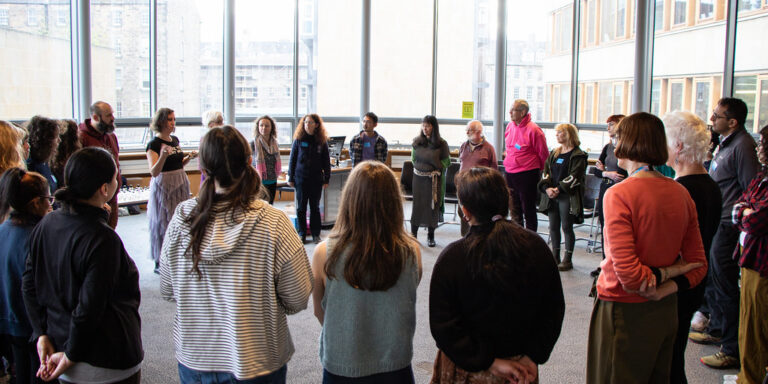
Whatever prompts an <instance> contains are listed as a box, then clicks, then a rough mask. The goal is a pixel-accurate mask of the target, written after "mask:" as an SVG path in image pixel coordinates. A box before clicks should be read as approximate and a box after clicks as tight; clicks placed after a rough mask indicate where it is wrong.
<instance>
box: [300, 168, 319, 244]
mask: <svg viewBox="0 0 768 384" xmlns="http://www.w3.org/2000/svg"><path fill="white" fill-rule="evenodd" d="M294 186H295V187H294V189H295V193H296V219H297V220H298V224H299V235H304V234H306V228H305V227H304V226H305V225H306V224H305V223H306V222H307V203H309V230H310V233H311V234H312V236H320V229H321V222H320V197H321V196H322V194H323V180H322V179H318V180H301V179H296V183H295V184H294Z"/></svg>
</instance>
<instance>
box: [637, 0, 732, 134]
mask: <svg viewBox="0 0 768 384" xmlns="http://www.w3.org/2000/svg"><path fill="white" fill-rule="evenodd" d="M696 4H698V17H697V19H698V20H701V19H704V18H705V17H709V18H710V19H712V18H713V17H715V13H714V12H715V11H716V8H717V7H724V6H725V4H724V0H713V1H708V0H697V1H681V0H674V1H672V2H671V3H670V4H669V7H668V8H669V10H670V12H671V13H672V15H669V16H668V17H669V19H668V20H665V21H664V22H663V24H664V25H665V27H664V28H662V29H657V30H656V31H655V34H654V39H655V40H654V49H653V52H654V56H653V79H654V81H653V83H652V85H651V112H652V113H655V114H657V115H659V116H664V115H665V114H667V113H669V112H672V111H675V110H683V111H689V112H692V113H695V114H696V115H697V116H699V117H700V118H701V119H702V120H704V121H709V115H710V114H711V112H712V109H713V108H714V105H715V103H717V100H718V99H719V98H720V97H721V96H722V73H723V62H724V59H725V54H724V52H725V50H724V49H723V47H725V25H724V24H723V23H705V24H702V25H701V26H697V27H695V28H691V26H693V25H694V23H693V21H692V20H688V19H687V18H686V17H687V16H685V15H690V16H691V17H694V13H693V12H692V7H694V6H695V5H696ZM658 6H659V4H658V3H657V7H658ZM716 6H717V7H716ZM718 12H722V10H721V11H718ZM656 14H657V17H658V16H659V13H658V10H657V13H656ZM710 14H711V16H707V15H710ZM665 16H667V15H665ZM719 17H721V16H718V18H719ZM656 23H657V24H656V25H659V24H658V23H659V20H656ZM672 30H673V31H672Z"/></svg>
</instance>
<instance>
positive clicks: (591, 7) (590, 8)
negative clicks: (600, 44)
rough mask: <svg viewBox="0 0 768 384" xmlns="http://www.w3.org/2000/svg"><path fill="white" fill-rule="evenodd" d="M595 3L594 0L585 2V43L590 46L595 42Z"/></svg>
mask: <svg viewBox="0 0 768 384" xmlns="http://www.w3.org/2000/svg"><path fill="white" fill-rule="evenodd" d="M596 3H597V2H596V1H595V0H587V42H589V43H590V44H592V43H594V42H595V18H596V17H597V16H596V15H595V14H596V10H595V8H596V7H597V5H596Z"/></svg>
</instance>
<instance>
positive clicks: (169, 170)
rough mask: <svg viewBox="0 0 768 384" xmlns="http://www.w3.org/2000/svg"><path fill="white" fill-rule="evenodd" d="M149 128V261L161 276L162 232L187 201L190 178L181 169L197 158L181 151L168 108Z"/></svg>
mask: <svg viewBox="0 0 768 384" xmlns="http://www.w3.org/2000/svg"><path fill="white" fill-rule="evenodd" d="M150 128H152V130H153V131H154V132H155V138H154V139H152V140H151V141H150V142H149V143H147V148H146V152H147V162H148V163H149V173H150V175H152V179H151V180H150V182H149V201H148V202H147V217H148V218H149V244H150V257H152V260H153V261H154V262H155V273H159V272H160V268H159V265H160V249H161V248H162V246H163V239H164V238H165V230H166V229H167V228H168V223H169V222H170V221H171V218H172V217H173V213H174V212H175V211H176V206H177V205H178V204H179V203H181V202H182V201H184V200H187V199H189V195H190V190H189V178H188V177H187V173H186V172H185V171H184V166H185V165H187V163H189V161H190V160H192V159H194V158H195V157H197V152H196V151H191V152H189V153H187V154H185V153H184V151H182V149H181V145H180V143H179V138H178V137H176V136H173V135H172V133H173V132H175V131H176V114H175V113H174V112H173V110H172V109H170V108H160V109H158V110H157V112H156V113H155V116H154V117H153V118H152V123H151V124H150Z"/></svg>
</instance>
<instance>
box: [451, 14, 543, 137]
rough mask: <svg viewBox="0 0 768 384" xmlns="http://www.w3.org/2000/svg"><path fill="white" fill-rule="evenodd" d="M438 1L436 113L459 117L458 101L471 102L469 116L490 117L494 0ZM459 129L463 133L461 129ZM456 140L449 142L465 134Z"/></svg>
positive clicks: (494, 39)
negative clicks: (470, 114)
mask: <svg viewBox="0 0 768 384" xmlns="http://www.w3.org/2000/svg"><path fill="white" fill-rule="evenodd" d="M438 4H439V8H438V11H437V13H438V15H439V16H438V30H437V41H438V43H437V49H438V51H437V84H436V86H437V113H436V115H437V117H438V118H451V119H460V118H461V117H462V108H461V107H462V102H463V101H474V103H475V115H474V116H473V117H474V118H477V119H482V120H493V108H494V95H495V86H494V85H495V80H494V79H495V74H496V12H494V11H495V10H496V9H497V5H496V1H495V0H476V1H467V0H440V1H439V2H438ZM530 70H532V69H530ZM531 74H532V72H528V75H531ZM529 88H530V87H529ZM531 93H532V92H531ZM460 131H461V132H462V134H463V133H464V131H463V128H462V129H461V130H460ZM489 133H490V132H489ZM460 139H462V140H460V141H458V142H450V141H449V143H450V144H451V145H459V144H460V142H461V141H463V140H464V139H466V136H465V135H463V137H462V138H460Z"/></svg>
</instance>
